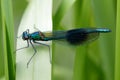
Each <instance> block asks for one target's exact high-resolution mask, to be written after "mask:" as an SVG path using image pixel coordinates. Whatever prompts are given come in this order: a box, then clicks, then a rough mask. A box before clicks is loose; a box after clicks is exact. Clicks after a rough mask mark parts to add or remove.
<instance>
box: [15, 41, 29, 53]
mask: <svg viewBox="0 0 120 80" xmlns="http://www.w3.org/2000/svg"><path fill="white" fill-rule="evenodd" d="M28 47H29V42H28V40H27V46H26V47H22V48H19V49H17V50H16V51H18V50H21V49H24V48H28ZM16 51H15V52H16Z"/></svg>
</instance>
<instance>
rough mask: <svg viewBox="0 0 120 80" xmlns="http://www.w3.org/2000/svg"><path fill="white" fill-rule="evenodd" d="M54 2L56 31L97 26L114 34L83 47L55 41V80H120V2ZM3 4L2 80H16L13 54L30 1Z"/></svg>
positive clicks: (0, 15) (3, 0) (0, 11)
mask: <svg viewBox="0 0 120 80" xmlns="http://www.w3.org/2000/svg"><path fill="white" fill-rule="evenodd" d="M52 1H53V3H52V5H53V10H52V12H53V13H52V14H53V15H52V23H53V31H54V30H69V29H74V28H84V27H95V28H109V29H111V30H112V32H111V33H107V34H101V35H100V37H99V38H98V40H96V41H94V42H91V43H89V44H85V45H81V46H71V45H67V44H65V43H64V42H62V41H58V42H53V45H52V54H53V55H52V59H53V64H52V79H51V80H120V78H119V73H120V71H119V64H120V63H119V61H120V60H119V57H118V56H117V54H118V53H119V52H120V51H119V48H117V49H116V48H115V46H116V47H117V45H116V44H118V43H119V40H118V39H117V41H116V42H115V40H116V38H117V37H119V29H118V31H117V32H116V31H115V30H116V28H118V24H117V25H116V22H117V23H119V19H116V16H119V14H120V13H119V11H118V10H119V9H117V7H119V1H118V2H117V0H52ZM117 4H118V5H117ZM0 5H1V6H0V36H1V38H0V80H15V55H14V54H12V52H13V51H14V50H15V40H16V39H15V38H14V37H15V36H16V33H17V30H18V27H17V26H18V25H19V23H20V20H21V17H22V15H23V13H24V11H25V9H26V7H27V5H28V2H27V1H26V0H1V1H0ZM119 8H120V7H119ZM117 12H118V13H117ZM46 15H47V14H46ZM117 18H118V17H117ZM116 20H117V21H116ZM14 26H15V27H14ZM116 26H117V27H116ZM116 33H117V34H116ZM115 34H116V35H115ZM116 36H117V37H116ZM115 50H116V51H115ZM8 53H9V54H8ZM115 54H116V56H117V58H115ZM115 60H116V63H115ZM115 65H116V66H115ZM8 66H9V67H8ZM115 70H116V71H118V73H117V72H115ZM117 77H118V78H117Z"/></svg>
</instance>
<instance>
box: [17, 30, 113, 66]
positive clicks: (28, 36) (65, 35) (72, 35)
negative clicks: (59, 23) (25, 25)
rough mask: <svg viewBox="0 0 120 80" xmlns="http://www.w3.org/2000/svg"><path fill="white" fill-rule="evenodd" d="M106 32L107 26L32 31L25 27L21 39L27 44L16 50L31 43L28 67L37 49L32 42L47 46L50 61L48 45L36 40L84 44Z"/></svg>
mask: <svg viewBox="0 0 120 80" xmlns="http://www.w3.org/2000/svg"><path fill="white" fill-rule="evenodd" d="M108 32H111V30H110V29H107V28H80V29H72V30H68V31H53V32H41V31H37V32H33V33H29V29H27V30H26V31H24V32H23V34H22V39H23V40H26V41H27V46H26V47H23V48H20V49H17V50H21V49H24V48H28V47H29V44H31V45H32V47H33V49H34V54H33V55H32V57H31V58H30V59H29V61H28V62H27V67H28V65H29V63H30V61H31V60H32V58H33V57H34V55H35V54H36V53H37V50H36V48H35V47H34V45H33V43H36V44H40V45H44V46H47V47H48V48H49V55H50V61H51V54H50V46H49V45H47V44H44V43H41V42H38V41H50V40H63V39H64V40H66V41H67V42H68V43H70V44H72V45H80V44H84V43H86V42H89V41H93V40H95V39H97V38H98V36H99V34H100V33H108Z"/></svg>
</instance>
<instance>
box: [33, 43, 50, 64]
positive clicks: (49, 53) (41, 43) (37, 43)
mask: <svg viewBox="0 0 120 80" xmlns="http://www.w3.org/2000/svg"><path fill="white" fill-rule="evenodd" d="M33 42H34V43H37V44H41V45H44V46H47V47H48V48H49V57H50V63H52V56H51V54H50V46H49V45H47V44H43V43H40V42H36V41H33Z"/></svg>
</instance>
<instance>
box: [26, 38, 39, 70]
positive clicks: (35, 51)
mask: <svg viewBox="0 0 120 80" xmlns="http://www.w3.org/2000/svg"><path fill="white" fill-rule="evenodd" d="M30 44H31V45H32V47H33V49H34V54H33V55H32V57H31V58H30V59H29V61H28V62H27V68H28V65H29V63H30V61H31V60H32V58H33V57H34V55H35V54H36V53H37V50H36V48H35V47H34V45H33V43H32V42H31V40H30Z"/></svg>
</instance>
